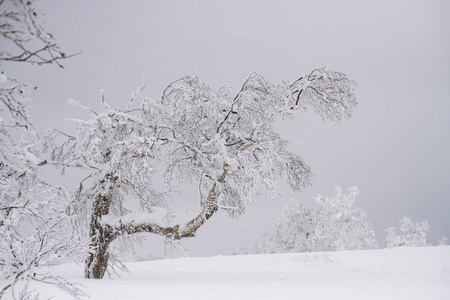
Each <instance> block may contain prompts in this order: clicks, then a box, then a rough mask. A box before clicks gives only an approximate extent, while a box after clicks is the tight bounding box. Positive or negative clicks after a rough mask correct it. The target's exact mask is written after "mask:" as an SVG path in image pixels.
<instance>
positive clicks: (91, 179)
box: [45, 68, 356, 278]
mask: <svg viewBox="0 0 450 300" xmlns="http://www.w3.org/2000/svg"><path fill="white" fill-rule="evenodd" d="M353 89H354V83H353V82H352V81H350V80H349V79H348V78H347V77H346V76H345V75H344V74H342V73H339V72H332V71H330V70H328V69H326V68H321V69H317V70H314V71H313V72H312V73H311V74H310V75H308V76H303V77H301V78H300V79H299V80H297V81H295V82H293V83H288V82H282V83H280V84H273V83H270V82H268V81H267V80H266V79H265V78H264V77H262V76H260V75H258V74H255V73H252V74H250V76H249V77H248V78H247V80H246V81H245V82H244V84H243V85H242V87H241V88H240V90H239V91H238V92H237V93H236V94H233V93H232V91H231V89H230V88H229V87H228V86H223V87H221V88H219V89H218V90H214V89H212V88H211V87H209V86H208V85H207V84H205V83H204V82H203V81H202V80H200V79H199V78H197V77H194V76H187V77H183V78H181V79H179V80H176V81H174V82H172V83H171V84H169V86H167V88H166V89H165V90H164V91H163V93H162V97H161V98H160V99H150V98H146V97H144V96H142V95H141V93H140V91H141V90H142V88H139V89H138V91H136V92H134V93H132V99H131V101H129V102H128V104H127V105H126V108H125V109H124V110H118V109H114V108H111V107H110V106H109V105H108V104H107V103H106V101H105V97H104V94H102V98H101V100H102V111H100V112H95V111H93V110H92V109H90V108H87V107H84V106H82V105H81V104H79V103H78V102H76V101H71V104H72V105H74V106H78V107H79V108H81V109H83V110H86V111H90V112H91V117H90V119H88V120H72V122H73V123H74V124H75V126H76V129H77V134H76V135H75V136H69V135H66V134H64V133H62V132H60V131H58V130H52V131H50V132H49V133H48V135H47V136H46V138H45V144H46V146H47V148H48V149H49V151H50V158H49V161H48V162H47V163H51V164H56V165H59V166H60V167H61V168H62V170H64V169H65V168H67V167H75V168H81V169H85V170H88V171H89V173H90V175H89V176H88V178H86V179H85V180H83V182H81V183H80V188H79V189H78V190H77V192H76V193H75V195H74V197H73V204H72V211H73V213H74V214H76V215H78V216H81V219H80V220H79V224H85V228H90V229H89V233H88V235H89V236H90V237H91V240H92V244H91V246H92V248H93V249H95V250H94V251H93V252H92V253H91V254H90V257H89V258H88V260H87V267H86V277H88V278H101V277H103V275H104V273H105V272H106V265H107V262H108V255H109V254H108V246H109V244H110V243H111V242H112V241H113V240H114V239H116V238H117V237H118V236H121V235H131V234H134V233H138V232H150V233H154V234H159V235H162V236H164V237H166V238H168V239H171V240H178V239H182V238H186V237H192V236H195V234H196V231H197V230H198V228H200V227H201V226H202V225H203V224H204V223H205V222H206V221H207V220H208V219H209V218H210V217H211V216H212V215H213V214H214V213H215V212H216V211H217V210H222V211H224V212H226V213H228V215H229V216H230V217H238V216H240V215H241V214H242V213H244V212H245V210H246V208H247V207H248V205H250V204H251V203H252V202H254V201H255V198H256V195H257V194H258V193H259V188H260V187H261V186H262V187H263V188H264V189H265V190H266V192H267V193H268V195H269V196H270V198H272V199H279V198H280V180H281V179H283V178H286V179H287V181H288V183H289V186H290V187H291V188H292V190H294V191H297V192H299V191H301V190H302V189H303V188H304V187H307V186H310V185H311V184H312V178H313V175H312V173H311V171H310V168H309V167H308V166H307V165H306V164H305V163H304V162H303V160H302V159H301V158H300V156H298V155H297V154H295V153H292V152H290V151H288V150H287V142H286V141H284V140H282V139H281V138H280V136H279V134H278V133H277V132H276V131H275V129H274V122H275V119H276V117H277V116H279V115H281V116H292V115H294V114H296V113H300V112H302V111H304V110H306V109H307V108H308V107H312V108H313V109H314V111H315V112H316V113H317V114H319V115H321V116H322V117H323V118H325V119H330V120H331V121H333V122H338V121H340V120H341V119H346V118H348V117H350V115H351V112H352V110H353V109H354V108H355V106H356V101H355V98H354V95H353ZM139 101H140V103H138V102H139ZM153 176H162V177H163V179H164V183H165V187H166V191H157V190H156V189H153V188H152V177H153ZM184 183H189V184H192V183H193V184H197V185H198V190H199V206H200V208H199V211H197V212H196V213H194V216H193V217H191V218H188V219H184V220H180V221H179V222H177V223H176V224H170V225H168V224H167V223H164V222H159V221H157V220H158V218H154V217H152V215H153V214H155V212H156V211H161V209H163V210H165V211H167V214H171V212H170V209H169V206H168V203H167V202H166V200H167V196H169V195H170V192H171V191H172V190H173V189H175V188H177V187H178V186H180V185H181V184H184ZM127 194H131V195H133V196H134V197H136V198H138V199H139V201H140V210H141V211H143V212H145V213H146V214H148V216H147V217H142V216H141V217H140V220H141V222H137V221H136V220H135V219H133V222H130V220H131V219H130V218H128V217H127V216H131V215H130V212H129V211H127V209H126V208H125V207H126V203H125V200H126V197H125V196H126V195H127ZM86 216H87V217H86ZM134 216H135V215H134ZM108 220H116V222H112V223H111V222H109V221H108ZM117 220H120V222H119V223H117Z"/></svg>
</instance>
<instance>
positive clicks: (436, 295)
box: [0, 246, 450, 300]
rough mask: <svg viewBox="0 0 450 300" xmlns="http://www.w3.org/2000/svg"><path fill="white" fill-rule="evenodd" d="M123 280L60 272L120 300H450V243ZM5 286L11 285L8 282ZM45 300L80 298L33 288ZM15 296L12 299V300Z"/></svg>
mask: <svg viewBox="0 0 450 300" xmlns="http://www.w3.org/2000/svg"><path fill="white" fill-rule="evenodd" d="M126 265H127V267H128V268H129V270H130V272H131V273H129V274H128V273H125V274H123V275H122V277H121V278H115V279H103V280H85V279H83V277H82V276H83V266H82V265H76V264H65V265H60V266H57V267H55V268H52V269H50V272H51V273H52V274H58V275H61V276H64V277H66V278H67V279H69V280H71V281H72V282H76V283H79V284H82V285H84V288H83V289H84V290H85V291H86V292H87V293H89V294H90V295H91V299H94V300H102V299H105V300H113V299H133V300H139V299H197V300H198V299H208V300H211V299H214V300H218V299H246V300H248V299H308V300H311V299H345V300H349V299H358V300H361V299H384V300H386V299H395V300H399V299H408V300H412V299H421V300H423V299H433V300H434V299H442V300H444V299H446V300H448V299H450V246H443V247H423V248H396V249H382V250H367V251H342V252H326V253H324V252H316V253H290V254H267V255H240V256H216V257H197V258H177V259H167V260H158V261H148V262H138V263H128V264H126ZM0 284H1V286H4V285H5V281H0ZM32 288H33V289H35V290H36V291H39V293H40V296H41V298H42V299H45V298H46V297H48V296H50V295H53V296H55V299H72V298H71V297H70V296H69V295H67V294H64V292H62V291H60V290H58V289H56V288H55V287H52V286H48V285H41V284H36V283H33V285H32ZM6 299H8V295H7V297H6Z"/></svg>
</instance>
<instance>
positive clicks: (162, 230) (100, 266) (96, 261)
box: [84, 164, 229, 279]
mask: <svg viewBox="0 0 450 300" xmlns="http://www.w3.org/2000/svg"><path fill="white" fill-rule="evenodd" d="M228 168H229V165H228V164H225V165H224V168H223V173H222V175H221V176H220V177H219V179H218V180H217V182H216V183H215V184H214V186H213V187H212V188H211V190H210V191H209V194H208V198H207V204H206V205H205V207H204V209H203V210H202V212H200V214H199V215H198V216H197V217H195V218H194V219H192V220H191V221H189V222H187V223H186V224H185V226H182V227H180V225H175V226H173V227H162V226H161V225H159V224H149V223H142V224H135V223H128V224H127V223H122V222H119V223H120V225H117V226H114V227H113V226H111V225H108V224H102V223H101V217H102V216H104V215H107V214H108V213H109V208H110V205H111V200H112V195H113V190H114V184H115V182H116V181H117V177H114V176H111V175H108V176H107V177H106V179H105V180H103V181H102V182H101V184H102V185H103V186H102V188H103V191H104V192H103V193H102V194H100V195H98V196H97V198H96V199H95V202H94V208H93V213H92V217H91V224H90V237H91V244H90V246H91V251H92V252H90V253H89V256H88V258H87V259H86V266H85V273H84V275H85V278H94V279H101V278H103V276H104V275H105V273H106V269H107V268H108V259H109V253H108V246H109V244H111V242H112V241H113V240H114V239H115V238H116V237H118V236H121V235H123V234H134V233H139V232H148V233H154V234H158V235H162V236H165V237H167V238H170V239H173V240H179V239H183V238H187V237H193V236H195V233H196V232H197V230H198V228H200V227H201V226H202V225H203V224H204V223H205V222H206V221H207V220H209V219H210V218H211V217H212V215H213V214H214V213H215V212H216V211H217V210H218V205H217V200H218V198H219V196H220V193H221V187H220V185H221V184H222V183H224V182H225V178H226V177H227V175H228Z"/></svg>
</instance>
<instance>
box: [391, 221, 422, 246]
mask: <svg viewBox="0 0 450 300" xmlns="http://www.w3.org/2000/svg"><path fill="white" fill-rule="evenodd" d="M399 221H400V228H399V229H400V231H399V232H397V231H396V230H395V229H394V227H389V228H387V229H386V232H387V236H386V244H387V247H388V248H393V247H425V246H428V244H427V241H426V238H427V232H428V230H429V228H430V226H429V225H428V222H427V221H424V222H420V223H413V222H412V221H411V219H410V218H408V217H403V218H402V219H400V220H399Z"/></svg>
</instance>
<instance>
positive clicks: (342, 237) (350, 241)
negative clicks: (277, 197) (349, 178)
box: [250, 186, 377, 253]
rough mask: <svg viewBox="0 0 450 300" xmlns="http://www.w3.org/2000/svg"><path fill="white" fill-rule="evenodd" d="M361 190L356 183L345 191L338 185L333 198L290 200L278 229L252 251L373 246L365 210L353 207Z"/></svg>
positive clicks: (258, 240) (373, 240)
mask: <svg viewBox="0 0 450 300" xmlns="http://www.w3.org/2000/svg"><path fill="white" fill-rule="evenodd" d="M357 195H359V191H358V189H357V188H356V187H351V188H349V189H348V194H346V195H345V194H343V193H342V190H341V188H340V187H339V186H337V187H336V195H335V196H334V197H333V198H328V197H326V196H322V195H318V196H317V197H316V198H315V205H314V206H312V207H311V206H307V205H303V204H301V203H299V202H296V201H294V200H291V201H290V202H288V203H287V204H286V205H285V207H284V209H283V212H282V214H281V216H280V218H279V219H278V220H277V221H276V226H275V231H274V232H273V233H271V234H265V235H263V236H261V237H259V238H258V239H257V240H255V242H254V245H253V248H252V249H251V250H250V252H256V253H273V252H315V251H337V250H357V249H373V248H376V247H377V242H376V240H375V233H374V232H373V230H372V229H371V228H370V226H369V223H368V222H367V221H366V217H367V216H366V213H365V212H364V211H363V210H362V209H360V208H353V207H352V205H353V202H354V201H355V199H356V196H357Z"/></svg>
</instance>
